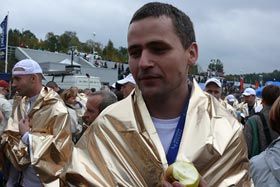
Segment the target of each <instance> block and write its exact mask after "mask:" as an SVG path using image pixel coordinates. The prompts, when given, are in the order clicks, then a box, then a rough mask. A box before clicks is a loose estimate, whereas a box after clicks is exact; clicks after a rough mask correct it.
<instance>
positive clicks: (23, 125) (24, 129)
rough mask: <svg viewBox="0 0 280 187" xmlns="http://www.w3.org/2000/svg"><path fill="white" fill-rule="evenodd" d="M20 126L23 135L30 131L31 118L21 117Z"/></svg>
mask: <svg viewBox="0 0 280 187" xmlns="http://www.w3.org/2000/svg"><path fill="white" fill-rule="evenodd" d="M18 128H19V133H20V135H21V136H23V135H24V134H25V133H26V132H28V131H29V130H30V127H29V118H27V119H21V120H20V121H19V125H18Z"/></svg>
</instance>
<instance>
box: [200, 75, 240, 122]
mask: <svg viewBox="0 0 280 187" xmlns="http://www.w3.org/2000/svg"><path fill="white" fill-rule="evenodd" d="M204 90H205V91H206V92H207V93H209V94H211V95H213V96H214V97H215V98H216V99H217V100H218V101H219V102H220V103H221V104H222V105H223V106H224V107H225V109H226V110H227V111H229V112H230V113H231V114H232V115H233V116H234V117H235V118H237V114H236V112H235V110H234V108H233V107H232V106H231V105H229V104H228V103H227V102H225V101H223V100H222V99H221V95H222V83H221V81H219V80H218V79H217V78H215V77H212V78H210V79H208V80H207V81H206V82H205V88H204Z"/></svg>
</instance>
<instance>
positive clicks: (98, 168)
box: [66, 82, 250, 187]
mask: <svg viewBox="0 0 280 187" xmlns="http://www.w3.org/2000/svg"><path fill="white" fill-rule="evenodd" d="M174 99H176V98H174ZM182 102H183V101H182ZM72 156H73V157H72V162H71V165H70V166H69V167H68V169H67V173H66V183H67V186H73V187H74V186H75V187H78V186H102V187H107V186H108V187H113V186H133V187H136V186H137V187H141V186H147V187H156V186H161V182H162V181H163V177H164V172H165V170H166V168H167V167H168V164H167V160H166V156H165V152H164V149H163V147H162V144H161V141H160V139H159V137H158V134H157V132H156V129H155V127H154V125H153V122H152V120H151V117H150V115H149V112H148V110H147V108H146V105H145V103H144V100H143V98H142V96H141V94H140V91H139V90H138V88H136V91H134V92H133V93H132V94H131V95H130V96H128V97H127V98H126V99H124V100H122V101H120V102H118V103H115V104H113V105H111V106H109V107H108V108H106V109H105V110H104V111H103V112H102V113H101V114H100V116H99V117H98V118H97V120H96V121H95V122H93V123H92V124H91V126H90V127H89V128H88V129H87V131H86V132H85V134H83V136H82V137H81V139H80V140H79V142H78V143H77V144H76V147H75V148H74V151H73V155H72ZM177 160H186V161H191V162H193V163H194V165H195V166H196V168H197V169H198V171H199V173H200V174H201V175H202V176H203V178H204V179H205V180H206V182H207V184H208V185H209V186H210V187H226V186H231V185H236V186H243V185H244V186H250V178H249V175H248V168H249V162H248V158H247V148H246V142H245V140H244V137H243V132H242V125H241V124H240V123H239V122H238V121H237V120H236V119H235V118H234V117H233V116H232V115H231V114H230V113H228V112H227V111H226V110H225V108H224V107H223V106H222V105H221V104H220V103H219V101H217V100H216V99H214V97H212V96H210V95H209V94H206V93H204V92H203V91H202V90H201V89H200V88H199V86H198V84H197V83H196V82H194V85H193V88H192V93H191V99H190V103H189V108H188V112H187V119H186V122H185V128H184V132H183V136H182V141H181V144H180V147H179V152H178V155H177Z"/></svg>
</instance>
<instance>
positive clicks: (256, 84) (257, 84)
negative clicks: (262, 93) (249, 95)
mask: <svg viewBox="0 0 280 187" xmlns="http://www.w3.org/2000/svg"><path fill="white" fill-rule="evenodd" d="M258 87H260V85H259V82H258V81H255V89H257V88H258Z"/></svg>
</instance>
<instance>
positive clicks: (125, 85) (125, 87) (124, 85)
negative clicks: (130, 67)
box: [117, 73, 136, 98]
mask: <svg viewBox="0 0 280 187" xmlns="http://www.w3.org/2000/svg"><path fill="white" fill-rule="evenodd" d="M117 83H118V84H120V85H121V90H120V91H121V93H122V94H123V97H124V98H126V97H127V96H128V95H129V94H130V93H131V91H132V90H133V89H134V88H135V84H136V83H135V80H134V78H133V76H132V74H131V73H130V74H128V75H127V76H126V77H125V78H123V79H121V80H118V81H117Z"/></svg>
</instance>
